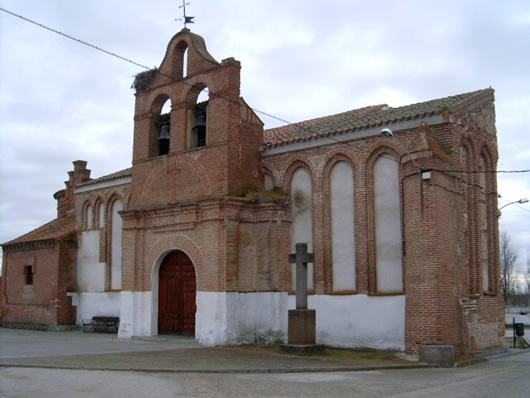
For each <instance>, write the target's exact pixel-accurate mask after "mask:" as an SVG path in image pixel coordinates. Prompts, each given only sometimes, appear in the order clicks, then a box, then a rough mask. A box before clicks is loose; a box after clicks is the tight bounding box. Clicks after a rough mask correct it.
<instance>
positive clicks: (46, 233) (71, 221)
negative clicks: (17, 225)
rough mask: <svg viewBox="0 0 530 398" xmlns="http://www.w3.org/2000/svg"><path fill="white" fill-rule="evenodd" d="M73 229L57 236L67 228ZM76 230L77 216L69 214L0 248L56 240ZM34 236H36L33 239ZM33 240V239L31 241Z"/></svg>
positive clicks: (2, 244) (3, 244)
mask: <svg viewBox="0 0 530 398" xmlns="http://www.w3.org/2000/svg"><path fill="white" fill-rule="evenodd" d="M72 226H73V228H67V229H66V230H65V231H64V233H61V234H59V235H57V236H56V233H57V232H60V231H61V230H63V229H64V228H65V227H72ZM74 230H75V216H74V214H67V215H66V216H64V217H57V218H54V219H53V220H51V221H48V222H47V223H45V224H43V225H41V226H39V227H37V228H35V229H33V230H31V231H29V232H26V233H25V234H23V235H20V236H19V237H17V238H15V239H11V240H10V241H8V242H5V243H1V244H0V246H6V245H11V244H16V243H23V242H33V241H39V240H46V239H54V238H58V237H61V236H63V235H66V234H68V233H70V232H73V231H74ZM39 232H42V234H43V235H42V236H40V235H39ZM33 235H35V236H34V237H33ZM29 238H31V239H29Z"/></svg>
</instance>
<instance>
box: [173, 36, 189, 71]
mask: <svg viewBox="0 0 530 398" xmlns="http://www.w3.org/2000/svg"><path fill="white" fill-rule="evenodd" d="M173 57H174V59H173V75H174V76H175V77H176V78H177V79H182V78H184V77H186V76H187V74H188V43H186V42H185V41H184V40H182V41H180V42H179V43H178V44H177V45H176V46H175V52H174V53H173Z"/></svg>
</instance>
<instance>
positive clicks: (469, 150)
mask: <svg viewBox="0 0 530 398" xmlns="http://www.w3.org/2000/svg"><path fill="white" fill-rule="evenodd" d="M460 153H461V164H462V169H463V170H469V171H471V170H476V169H477V167H476V166H475V164H476V162H475V159H476V153H475V148H474V145H473V142H472V141H471V140H469V139H464V140H463V142H462V147H461V151H460ZM476 177H477V174H475V173H462V183H463V187H462V190H463V194H464V200H465V206H466V225H467V231H466V237H467V241H466V247H467V259H468V261H467V263H468V265H469V268H468V273H469V274H468V283H469V294H470V295H475V294H478V293H479V292H480V287H479V286H480V284H479V283H478V276H479V271H478V270H479V268H480V267H479V266H478V260H477V259H478V257H479V254H478V253H479V245H477V244H476V242H477V241H478V237H477V236H478V227H477V215H476V214H477V206H476V202H477V199H476V198H477V194H476V190H477V188H476V187H477V185H478V184H477V183H476V181H475V179H476Z"/></svg>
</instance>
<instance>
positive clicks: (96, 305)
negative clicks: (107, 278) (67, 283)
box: [68, 292, 120, 325]
mask: <svg viewBox="0 0 530 398" xmlns="http://www.w3.org/2000/svg"><path fill="white" fill-rule="evenodd" d="M68 295H69V296H71V297H72V305H74V306H76V307H77V315H76V323H77V324H78V325H79V324H81V322H82V320H83V319H91V318H92V317H93V316H120V293H108V292H106V293H88V292H77V293H68Z"/></svg>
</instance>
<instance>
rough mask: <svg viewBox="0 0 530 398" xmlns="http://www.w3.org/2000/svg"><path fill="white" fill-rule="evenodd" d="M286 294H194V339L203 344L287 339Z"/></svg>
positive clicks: (267, 342) (268, 342)
mask: <svg viewBox="0 0 530 398" xmlns="http://www.w3.org/2000/svg"><path fill="white" fill-rule="evenodd" d="M286 305H287V293H278V292H276V293H269V292H264V293H222V292H221V293H218V292H198V293H197V318H196V327H195V337H196V338H197V339H198V340H199V342H200V343H201V344H203V345H208V346H214V345H224V344H251V343H260V344H271V343H275V342H278V341H280V340H281V341H286V339H287V307H286Z"/></svg>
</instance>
